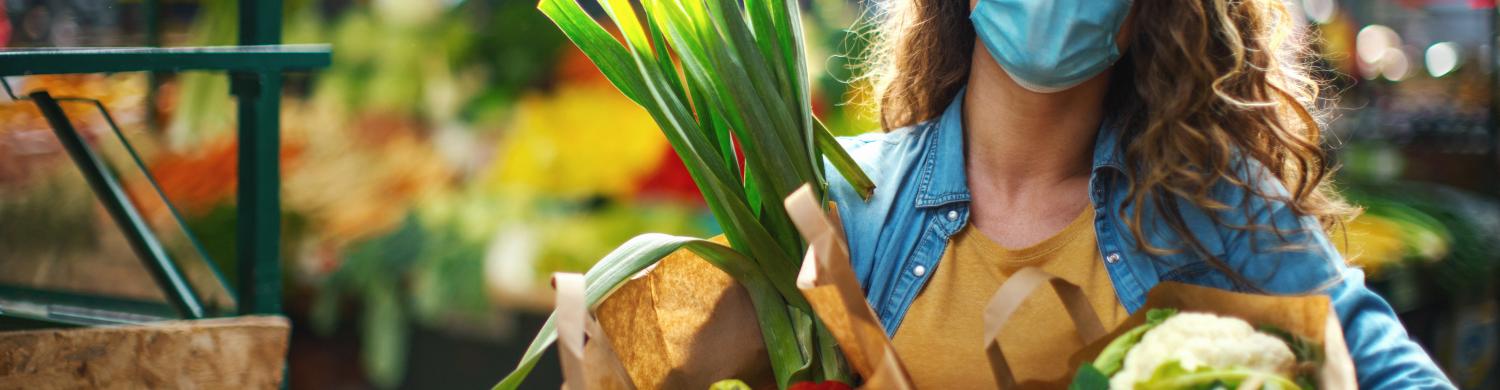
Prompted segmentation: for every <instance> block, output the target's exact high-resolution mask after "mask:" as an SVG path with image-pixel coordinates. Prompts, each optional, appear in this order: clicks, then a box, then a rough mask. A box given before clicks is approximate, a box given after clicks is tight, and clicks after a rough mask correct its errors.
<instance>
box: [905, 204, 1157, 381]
mask: <svg viewBox="0 0 1500 390" xmlns="http://www.w3.org/2000/svg"><path fill="white" fill-rule="evenodd" d="M1093 219H1094V211H1093V209H1092V208H1088V209H1086V210H1085V211H1084V212H1083V213H1082V214H1081V215H1079V216H1078V218H1076V219H1075V220H1073V222H1071V223H1069V224H1068V226H1067V227H1066V228H1063V230H1062V231H1061V232H1059V233H1057V235H1055V236H1052V237H1050V238H1048V239H1046V240H1043V241H1042V242H1040V243H1037V244H1035V245H1032V246H1030V247H1027V248H1022V249H1008V248H1003V247H1001V246H1000V245H999V244H996V243H995V242H994V241H991V240H990V239H989V237H986V236H985V235H984V233H982V232H980V231H979V230H978V229H976V228H974V226H973V225H969V226H968V227H965V228H964V229H963V230H961V231H959V232H958V233H957V234H955V235H953V237H952V238H950V239H949V242H948V249H947V252H945V253H943V259H942V261H941V262H940V263H939V264H938V268H937V270H936V271H935V273H934V274H933V275H932V279H931V280H928V281H927V285H926V287H924V288H923V290H922V292H921V293H919V295H917V298H916V301H915V302H913V303H912V306H911V308H910V309H908V311H907V313H906V318H905V319H903V320H902V325H901V328H900V329H898V330H897V331H896V338H895V340H894V344H895V346H896V352H897V353H898V354H899V355H900V356H901V360H902V362H903V363H905V364H906V367H907V369H908V370H910V372H911V377H912V380H913V381H914V382H915V384H916V387H917V388H919V389H968V388H996V386H997V384H996V383H995V378H994V374H992V373H991V370H990V365H989V358H987V357H986V356H985V352H984V348H985V346H986V345H987V344H988V343H987V342H986V340H984V309H985V305H986V304H988V303H989V300H990V297H991V296H992V295H993V294H994V293H995V291H996V290H998V289H999V288H1000V284H1001V283H1004V282H1005V280H1006V278H1008V277H1009V276H1010V275H1011V274H1013V273H1014V272H1015V271H1016V270H1018V269H1020V268H1022V267H1026V266H1034V267H1039V268H1041V269H1042V270H1044V271H1047V272H1048V273H1051V274H1053V275H1057V276H1059V277H1061V278H1063V279H1065V280H1067V281H1069V282H1072V283H1073V284H1076V285H1078V286H1080V287H1082V288H1083V291H1084V294H1085V295H1086V296H1088V300H1089V303H1090V304H1092V305H1093V306H1094V310H1095V311H1096V312H1097V313H1098V314H1099V319H1100V321H1102V322H1104V326H1105V329H1110V328H1113V327H1114V326H1116V325H1118V324H1119V323H1120V322H1122V321H1124V320H1125V317H1128V316H1129V313H1128V312H1126V311H1125V308H1124V307H1123V306H1121V305H1120V302H1119V299H1118V298H1116V296H1115V290H1114V283H1113V282H1111V281H1110V279H1109V271H1108V270H1106V269H1105V268H1104V263H1103V260H1102V259H1101V258H1100V256H1099V247H1098V245H1097V244H1096V239H1095V237H1094V229H1093V223H1092V222H1093ZM1000 343H1001V345H1003V346H1004V351H1005V357H1006V361H1007V362H1008V363H1010V367H1011V370H1012V371H1013V372H1014V373H1015V375H1016V382H1018V383H1019V382H1025V381H1028V380H1043V381H1061V383H1067V382H1066V378H1071V376H1072V375H1071V374H1072V373H1069V372H1067V371H1068V367H1067V363H1068V355H1070V354H1072V353H1073V352H1074V351H1077V350H1078V349H1081V348H1082V347H1083V345H1082V344H1080V343H1079V341H1078V336H1077V335H1076V333H1075V330H1074V326H1073V321H1072V320H1071V319H1070V318H1069V317H1068V314H1067V312H1066V311H1064V309H1063V307H1062V301H1061V300H1060V299H1059V298H1058V297H1057V294H1056V293H1055V292H1053V291H1052V289H1050V288H1046V287H1045V286H1044V287H1040V288H1037V290H1036V292H1034V293H1033V294H1032V296H1031V297H1030V298H1029V299H1027V301H1026V302H1025V303H1023V304H1022V305H1021V307H1020V308H1018V309H1016V312H1015V314H1013V315H1012V316H1011V318H1010V321H1009V322H1007V323H1006V325H1005V328H1004V329H1003V330H1002V331H1001V334H1000Z"/></svg>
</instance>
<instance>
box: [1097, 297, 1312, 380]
mask: <svg viewBox="0 0 1500 390" xmlns="http://www.w3.org/2000/svg"><path fill="white" fill-rule="evenodd" d="M1172 362H1177V363H1178V364H1180V365H1181V366H1182V368H1183V369H1186V370H1188V371H1195V370H1197V369H1199V368H1200V367H1209V368H1235V369H1243V370H1251V371H1255V372H1264V373H1275V374H1277V375H1282V376H1287V375H1288V374H1290V373H1291V372H1292V370H1293V367H1294V365H1295V364H1296V356H1295V355H1293V354H1292V350H1291V348H1289V347H1288V346H1287V344H1286V342H1284V341H1282V339H1280V338H1277V337H1275V336H1272V335H1269V334H1266V333H1262V332H1259V331H1256V330H1255V328H1253V327H1251V326H1250V324H1249V323H1247V322H1245V321H1244V320H1240V319H1238V318H1232V317H1220V316H1216V315H1213V314H1206V313H1179V314H1177V315H1173V316H1171V317H1170V318H1167V319H1166V320H1165V321H1163V322H1162V323H1161V324H1159V325H1157V326H1156V327H1154V328H1152V329H1151V330H1150V331H1149V332H1146V333H1145V335H1143V336H1141V339H1140V343H1139V344H1136V345H1135V346H1134V347H1133V348H1131V349H1130V350H1129V352H1126V354H1125V359H1124V364H1123V366H1122V367H1121V368H1120V371H1119V372H1118V373H1116V374H1115V375H1114V376H1112V377H1110V379H1109V388H1110V389H1131V388H1134V387H1135V384H1136V383H1138V382H1140V381H1144V380H1147V379H1150V378H1151V376H1152V374H1153V373H1154V372H1155V371H1156V370H1157V369H1158V368H1159V367H1161V366H1162V365H1164V364H1169V363H1172Z"/></svg>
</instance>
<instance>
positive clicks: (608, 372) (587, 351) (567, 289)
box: [552, 273, 635, 390]
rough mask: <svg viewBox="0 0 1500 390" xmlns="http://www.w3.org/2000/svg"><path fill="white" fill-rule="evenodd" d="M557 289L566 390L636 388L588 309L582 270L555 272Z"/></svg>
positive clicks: (559, 351)
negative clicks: (577, 272)
mask: <svg viewBox="0 0 1500 390" xmlns="http://www.w3.org/2000/svg"><path fill="white" fill-rule="evenodd" d="M552 286H553V287H554V288H556V289H557V297H556V298H557V344H558V348H557V355H558V358H559V359H561V360H562V368H563V385H562V388H563V390H633V389H635V385H634V384H633V383H631V381H630V374H629V373H627V372H626V371H625V366H623V365H621V364H620V360H619V358H617V357H616V355H615V352H614V349H613V348H612V346H611V345H610V342H609V338H608V336H606V335H605V334H604V331H603V329H600V328H599V323H598V321H595V320H594V318H593V316H591V315H589V313H588V304H587V303H586V302H585V300H584V278H583V275H582V274H576V273H557V274H553V276H552Z"/></svg>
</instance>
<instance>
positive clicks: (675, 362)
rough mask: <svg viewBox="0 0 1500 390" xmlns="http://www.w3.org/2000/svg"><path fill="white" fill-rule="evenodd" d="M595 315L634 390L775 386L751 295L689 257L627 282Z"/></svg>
mask: <svg viewBox="0 0 1500 390" xmlns="http://www.w3.org/2000/svg"><path fill="white" fill-rule="evenodd" d="M713 240H714V241H717V242H720V243H722V242H724V240H723V238H722V237H720V238H715V239H713ZM594 315H595V316H596V317H598V319H599V325H600V327H601V328H602V329H603V330H604V332H603V333H604V334H606V335H607V336H608V338H609V339H610V341H612V343H611V345H613V347H614V350H615V352H616V353H617V354H618V356H619V360H620V361H621V362H622V363H623V364H624V366H625V369H626V371H627V372H628V373H629V376H630V378H631V379H632V380H633V381H634V384H635V386H636V387H637V388H641V389H663V388H666V389H706V388H708V386H709V385H710V384H712V383H714V382H717V381H719V380H723V379H729V378H735V379H740V380H743V381H745V383H747V384H749V385H750V386H751V387H752V388H756V389H761V388H775V386H776V384H775V376H774V375H772V373H771V365H770V357H769V355H767V353H766V347H765V343H764V342H762V341H761V335H760V325H759V324H760V323H759V322H757V321H756V317H755V316H756V314H755V308H754V306H753V305H752V304H751V302H750V296H749V294H748V293H746V292H745V288H744V287H743V286H741V285H740V284H739V282H736V281H735V280H734V279H733V278H731V277H730V276H729V275H728V274H726V273H724V271H721V270H719V269H718V268H716V267H714V266H713V265H712V264H709V263H708V262H707V261H704V260H703V259H701V258H699V257H698V256H697V255H694V254H693V253H692V252H690V251H687V250H679V251H677V252H674V253H672V254H671V255H668V256H667V257H666V258H663V259H662V260H661V261H660V262H658V263H657V264H656V266H654V267H652V268H650V269H647V270H646V271H644V272H642V273H641V274H640V275H637V276H636V277H635V278H633V279H631V280H630V281H627V282H626V283H624V284H623V285H622V286H621V287H620V288H619V289H618V290H615V292H613V293H611V294H610V295H609V297H607V298H605V299H604V301H602V302H600V303H599V305H598V306H596V307H595V308H594ZM589 356H592V355H589Z"/></svg>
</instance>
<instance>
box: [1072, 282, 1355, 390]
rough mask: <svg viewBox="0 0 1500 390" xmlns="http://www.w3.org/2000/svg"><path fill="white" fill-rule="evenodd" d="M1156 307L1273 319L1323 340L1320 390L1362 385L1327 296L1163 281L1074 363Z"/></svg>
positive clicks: (1270, 322)
mask: <svg viewBox="0 0 1500 390" xmlns="http://www.w3.org/2000/svg"><path fill="white" fill-rule="evenodd" d="M1155 308H1175V309H1178V310H1180V311H1194V312H1206V313H1213V314H1216V315H1220V316H1230V317H1237V318H1240V319H1243V320H1245V321H1246V322H1249V323H1250V324H1251V325H1254V326H1262V325H1273V326H1276V327H1278V328H1281V329H1284V330H1286V331H1288V332H1291V333H1292V334H1295V335H1297V336H1298V337H1301V338H1303V339H1304V340H1307V341H1309V342H1312V343H1319V344H1322V345H1323V366H1322V368H1321V370H1320V371H1319V375H1318V377H1319V378H1318V381H1319V382H1320V383H1319V387H1318V388H1319V389H1321V390H1343V389H1357V388H1359V386H1358V385H1357V382H1355V376H1354V362H1353V360H1352V359H1351V358H1350V356H1349V348H1348V346H1347V345H1346V344H1345V342H1344V331H1343V328H1342V326H1340V325H1339V321H1338V316H1337V315H1336V314H1335V313H1334V312H1333V306H1332V304H1331V303H1330V302H1329V300H1328V297H1327V296H1323V295H1303V296H1273V295H1260V294H1245V293H1237V292H1232V291H1225V290H1220V289H1216V288H1211V287H1202V286H1195V285H1190V284H1183V283H1176V282H1162V283H1160V284H1157V285H1156V287H1153V288H1152V289H1151V291H1150V292H1148V293H1147V294H1146V304H1145V305H1143V306H1141V308H1140V309H1138V310H1136V312H1135V314H1133V315H1131V316H1130V317H1129V318H1127V319H1125V322H1124V323H1122V324H1120V326H1119V327H1118V328H1116V329H1115V330H1114V331H1112V332H1110V333H1109V334H1107V335H1105V336H1104V337H1103V338H1101V339H1099V340H1096V341H1095V342H1094V343H1092V344H1089V345H1088V346H1086V347H1084V348H1083V349H1082V350H1080V351H1078V353H1075V354H1074V355H1073V357H1072V358H1070V359H1069V364H1070V366H1071V368H1072V369H1075V370H1076V369H1077V367H1078V366H1079V365H1080V364H1082V363H1083V362H1085V361H1092V360H1093V359H1094V357H1096V356H1098V355H1099V352H1100V351H1103V350H1104V347H1105V346H1106V345H1108V344H1109V342H1110V341H1111V340H1114V339H1115V338H1116V337H1119V336H1120V335H1121V334H1124V333H1125V332H1128V331H1130V329H1134V328H1135V327H1136V326H1139V325H1141V324H1143V323H1145V322H1146V312H1147V311H1150V310H1151V309H1155Z"/></svg>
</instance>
